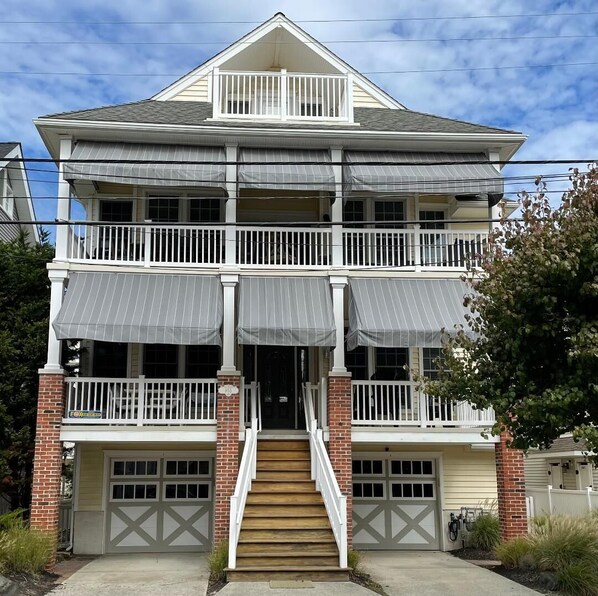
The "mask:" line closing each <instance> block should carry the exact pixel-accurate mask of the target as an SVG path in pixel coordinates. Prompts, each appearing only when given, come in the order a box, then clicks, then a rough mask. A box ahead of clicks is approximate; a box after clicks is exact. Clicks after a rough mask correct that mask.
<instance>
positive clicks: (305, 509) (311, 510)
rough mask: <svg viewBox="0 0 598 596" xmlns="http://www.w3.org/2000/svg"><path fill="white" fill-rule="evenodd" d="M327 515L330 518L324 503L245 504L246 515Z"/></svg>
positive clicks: (271, 516)
mask: <svg viewBox="0 0 598 596" xmlns="http://www.w3.org/2000/svg"><path fill="white" fill-rule="evenodd" d="M316 516H317V517H325V518H326V519H328V514H327V513H326V507H325V506H324V504H323V503H322V504H319V505H317V504H316V505H295V504H294V503H291V504H288V503H287V504H283V505H276V504H272V503H267V504H262V503H254V504H249V503H248V504H247V505H245V512H244V517H258V518H259V517H265V518H275V517H277V518H280V517H297V518H299V517H316Z"/></svg>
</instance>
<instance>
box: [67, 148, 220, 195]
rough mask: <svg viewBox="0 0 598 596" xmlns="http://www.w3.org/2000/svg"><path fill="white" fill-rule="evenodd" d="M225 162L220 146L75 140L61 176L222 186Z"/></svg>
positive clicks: (167, 184)
mask: <svg viewBox="0 0 598 596" xmlns="http://www.w3.org/2000/svg"><path fill="white" fill-rule="evenodd" d="M82 160H93V161H90V162H85V161H82ZM225 161H226V157H225V154H224V148H223V147H193V146H188V145H154V144H149V143H148V144H145V143H144V144H142V143H101V142H95V141H79V142H78V143H77V144H76V145H75V148H74V149H73V153H72V155H71V158H70V159H69V160H68V162H67V163H66V164H65V165H64V176H65V178H66V179H67V180H73V181H75V180H93V181H97V182H118V183H120V184H143V185H149V186H209V187H218V188H224V186H225V182H226V166H225V163H224V162H225ZM135 162H137V163H135ZM147 162H150V163H147ZM197 162H204V163H197Z"/></svg>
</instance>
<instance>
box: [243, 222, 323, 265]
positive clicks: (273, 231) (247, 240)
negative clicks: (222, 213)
mask: <svg viewBox="0 0 598 596" xmlns="http://www.w3.org/2000/svg"><path fill="white" fill-rule="evenodd" d="M331 234H332V232H331V231H330V229H327V228H323V229H318V228H270V227H267V228H266V227H257V226H237V263H238V264H239V265H258V266H261V267H295V266H300V267H325V266H329V265H330V264H331Z"/></svg>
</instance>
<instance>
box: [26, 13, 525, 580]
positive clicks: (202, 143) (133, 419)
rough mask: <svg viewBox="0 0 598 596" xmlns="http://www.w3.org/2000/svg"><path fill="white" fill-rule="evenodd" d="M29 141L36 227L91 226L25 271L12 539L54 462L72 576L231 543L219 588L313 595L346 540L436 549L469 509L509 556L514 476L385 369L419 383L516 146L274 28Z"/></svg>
mask: <svg viewBox="0 0 598 596" xmlns="http://www.w3.org/2000/svg"><path fill="white" fill-rule="evenodd" d="M36 125H37V127H38V130H39V132H40V134H41V136H42V138H43V140H44V142H45V143H46V146H47V148H48V150H49V152H50V154H51V155H52V156H53V157H54V158H55V159H57V160H58V159H60V160H61V161H60V183H59V198H60V199H64V200H60V201H59V205H58V214H57V216H58V218H59V219H61V220H69V218H70V211H69V201H68V199H69V197H70V196H71V194H73V195H74V196H76V198H77V200H79V201H80V202H81V203H82V204H83V206H84V207H85V209H86V213H87V219H88V220H89V223H85V222H83V223H77V224H76V225H73V230H72V231H73V233H72V234H69V231H68V230H67V229H66V228H64V227H62V228H59V229H58V231H57V245H56V258H55V260H54V262H53V263H52V264H51V265H50V267H49V275H50V279H51V281H52V306H51V320H52V325H51V328H50V336H49V342H48V363H47V365H46V367H45V369H44V370H43V371H42V374H41V377H40V403H39V408H40V420H39V425H38V436H39V437H40V438H39V439H38V446H39V448H38V452H37V455H36V473H35V478H34V490H33V511H32V523H33V524H34V525H36V526H37V527H42V528H44V527H45V528H49V529H53V528H54V525H53V524H54V523H55V520H56V517H55V515H56V513H55V512H56V506H55V502H56V499H57V496H58V495H57V486H58V485H57V484H56V479H55V477H54V474H55V472H54V471H52V466H53V465H54V464H53V462H55V461H56V458H57V457H58V454H59V452H60V444H61V442H62V441H71V442H73V443H75V475H74V510H75V514H74V515H75V518H74V544H73V549H74V552H75V553H81V554H98V553H124V552H156V551H158V552H162V551H167V552H170V551H180V550H209V549H211V548H212V545H213V544H214V543H219V542H221V541H222V540H223V539H224V538H227V537H229V536H230V540H231V559H230V563H231V567H235V568H236V569H237V570H243V569H245V571H246V573H248V569H249V568H258V567H259V568H260V569H262V570H265V573H266V574H267V575H268V577H273V572H272V570H271V567H272V566H273V565H276V566H278V567H277V568H278V570H279V572H280V570H285V569H286V570H287V571H289V572H291V573H294V570H295V571H296V566H297V565H298V564H303V569H306V568H308V567H309V568H310V569H311V570H312V572H313V574H315V576H316V577H322V576H321V575H318V573H320V572H321V571H322V569H321V567H326V566H328V567H329V568H330V569H329V570H334V569H335V568H338V566H339V564H340V567H344V564H345V559H346V552H345V549H346V546H347V544H348V543H351V540H352V543H353V544H354V545H355V546H356V547H358V548H360V549H368V548H372V549H376V548H378V549H381V548H383V549H396V550H401V549H432V550H446V549H450V548H451V547H452V543H451V542H450V539H449V536H448V533H447V531H446V528H447V524H448V521H449V515H450V513H457V514H458V513H459V512H460V510H461V507H475V506H479V504H480V503H481V502H483V501H484V500H488V499H496V498H497V497H498V499H499V506H500V510H501V524H502V528H503V533H504V535H505V536H511V535H516V534H518V533H521V532H523V531H525V527H526V521H525V502H524V496H525V495H524V489H523V476H522V468H523V464H522V458H521V455H520V453H518V452H514V451H511V450H508V449H506V447H505V443H504V441H502V442H501V441H499V440H498V439H497V438H493V437H490V438H487V437H483V436H482V435H481V433H482V431H483V429H485V428H488V427H489V426H491V425H492V421H493V412H492V411H478V410H474V409H472V408H471V407H470V406H469V405H468V404H466V403H440V402H437V401H434V400H432V399H428V398H427V396H425V395H423V394H422V393H421V392H419V391H418V389H417V387H416V384H415V382H413V380H412V377H411V375H410V373H409V372H407V370H406V368H405V366H406V365H407V366H408V367H410V368H411V369H412V370H413V369H415V370H418V371H421V372H423V373H425V374H426V375H428V376H433V375H434V374H435V368H434V362H435V358H436V357H437V356H438V355H439V352H440V350H439V348H440V345H441V344H440V339H441V329H442V328H447V329H452V328H453V326H454V325H455V324H459V323H463V322H464V319H463V316H464V313H465V310H464V308H463V295H464V293H465V292H466V291H467V288H466V286H465V285H464V284H463V282H461V281H460V276H461V275H462V273H463V272H464V271H465V270H466V267H468V266H476V264H477V263H478V259H479V257H476V255H477V254H478V253H480V252H482V251H483V250H484V248H485V247H486V244H487V239H488V233H489V225H488V224H487V223H479V222H480V220H481V221H488V216H489V215H490V216H492V218H496V217H497V215H498V211H499V208H500V207H499V202H500V201H501V199H502V197H503V190H504V189H503V180H502V177H501V174H500V166H499V165H497V164H496V163H491V162H506V161H508V160H509V159H510V158H511V156H512V155H513V154H514V153H515V152H516V151H517V149H518V148H519V147H520V146H521V144H522V143H523V142H524V140H525V137H524V135H522V134H521V133H518V132H513V131H508V130H501V129H497V128H491V127H487V126H481V125H477V124H470V123H467V122H460V121H457V120H450V119H447V118H440V117H437V116H432V115H428V114H422V113H418V112H413V111H411V110H408V109H406V108H405V107H404V106H403V105H401V104H400V103H399V102H398V101H397V100H395V99H394V98H392V97H390V96H389V95H388V94H387V93H386V92H385V91H384V90H382V89H380V88H379V87H377V86H376V85H374V84H373V83H372V82H371V81H369V80H367V79H366V78H365V77H364V76H363V75H361V74H359V73H358V72H356V71H355V70H354V69H352V68H351V67H350V66H349V65H347V64H346V63H344V62H343V61H342V60H340V59H339V58H338V57H337V56H335V55H334V54H333V53H332V52H330V51H329V50H328V49H326V48H325V47H323V46H322V45H321V44H319V43H318V42H317V41H316V40H314V39H313V38H311V37H310V36H309V35H307V34H306V33H305V32H304V31H302V30H301V29H300V28H299V27H297V26H296V25H295V24H293V23H292V22H290V21H289V20H288V19H287V18H286V17H284V15H281V14H277V15H275V16H274V17H273V18H272V19H270V20H269V21H267V22H266V23H264V24H263V25H261V26H260V27H258V28H257V29H255V30H254V31H252V32H251V33H249V34H248V35H246V36H245V37H244V38H242V39H241V40H239V42H237V43H235V44H233V45H232V46H230V47H229V48H227V49H226V50H224V51H223V52H221V53H220V54H218V55H217V56H215V57H214V58H212V59H210V60H209V61H207V62H206V63H204V64H203V65H201V66H199V67H198V68H197V69H195V70H194V71H192V72H191V73H189V74H188V75H185V76H184V77H182V78H181V79H179V80H178V81H175V82H174V83H173V84H172V85H170V86H169V87H167V88H166V89H164V90H163V91H161V92H160V93H158V94H157V95H156V96H154V97H153V98H151V99H149V100H145V101H139V102H135V103H129V104H123V105H118V106H111V107H101V108H95V109H89V110H83V111H77V112H67V113H62V114H54V115H50V116H44V117H41V118H39V119H38V120H37V121H36ZM505 208H506V209H507V210H512V209H513V208H514V205H513V204H511V203H506V206H505ZM98 222H101V223H98ZM417 222H419V223H417ZM289 224H292V225H289ZM65 287H66V293H65V292H64V288H65ZM64 340H81V342H82V346H83V347H85V348H86V350H85V352H84V354H83V356H82V358H81V363H80V376H79V377H71V378H66V379H64V378H63V372H62V368H61V362H60V353H61V351H60V342H61V341H64ZM65 386H66V389H64V388H65ZM63 391H65V392H66V403H65V404H64V406H63V407H61V408H57V407H56V405H57V404H60V403H62V399H63V398H62V395H63ZM258 404H259V407H258ZM258 418H259V422H257V419H258ZM254 421H256V422H257V424H255V423H254ZM259 425H261V428H262V430H261V432H257V431H258V428H259ZM306 426H307V428H308V429H309V431H310V433H309V436H310V446H309V451H306V447H305V443H301V441H302V440H304V439H306V438H307V433H306V430H305V429H306ZM246 427H247V428H248V430H247V432H246V431H245V429H246ZM256 434H257V436H258V441H257V445H258V447H257V449H256V443H255V441H254V439H255V436H256ZM275 439H278V440H279V441H286V442H284V443H281V442H278V443H276V442H275ZM324 446H325V447H326V448H324ZM310 452H311V455H310ZM241 453H243V459H242V460H241V463H240V464H239V456H240V454H241ZM256 453H257V455H256ZM256 458H257V463H256ZM310 458H311V460H312V463H311V464H310ZM239 466H240V468H239ZM255 467H256V468H257V479H256V480H255V481H254V482H253V483H252V490H251V493H250V494H249V497H248V499H247V507H246V508H245V509H243V505H244V503H245V496H246V489H247V487H248V484H249V483H248V478H250V477H251V475H252V469H255ZM44 470H46V471H44ZM48 470H49V471H48ZM310 470H311V472H312V473H313V474H314V475H316V476H317V485H318V488H321V490H322V492H323V494H324V497H325V502H326V507H327V509H324V508H323V505H322V502H321V497H320V496H319V495H318V494H316V493H314V491H313V486H312V485H311V484H310V482H309V477H310ZM237 476H238V477H239V482H238V485H237V494H236V495H235V496H236V497H238V498H235V499H234V500H233V501H232V507H233V512H232V513H231V512H230V511H229V505H230V503H231V501H230V497H231V495H233V492H234V491H235V485H236V483H237ZM238 507H240V509H238ZM323 512H324V513H323ZM326 512H327V514H326ZM345 512H346V517H347V522H346V523H345ZM243 513H244V514H245V518H244V519H243ZM327 516H328V518H329V519H326V517H327ZM240 524H241V525H242V529H241V531H240V534H239V526H240ZM330 527H332V533H331V529H330ZM230 528H232V530H231V529H230ZM237 540H239V543H238V547H237ZM281 554H282V555H285V556H287V557H288V558H287V559H286V565H284V564H283V562H282V561H281V559H280V555H281ZM275 555H278V559H276V557H275ZM293 557H295V558H293ZM297 557H298V558H299V559H301V560H299V561H298V560H297ZM304 557H308V558H307V559H305V558H304ZM309 557H311V558H309ZM278 575H283V574H282V573H279V574H278ZM245 577H247V575H245Z"/></svg>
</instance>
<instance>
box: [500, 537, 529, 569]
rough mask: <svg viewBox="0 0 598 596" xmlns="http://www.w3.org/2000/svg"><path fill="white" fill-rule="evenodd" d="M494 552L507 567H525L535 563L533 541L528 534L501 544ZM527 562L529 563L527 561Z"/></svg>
mask: <svg viewBox="0 0 598 596" xmlns="http://www.w3.org/2000/svg"><path fill="white" fill-rule="evenodd" d="M494 552H495V553H496V556H497V557H498V560H499V561H500V562H501V563H502V564H503V565H504V566H505V567H506V568H507V569H515V568H523V567H529V566H530V565H533V560H532V559H531V553H532V543H531V541H530V539H529V537H528V536H519V537H518V538H513V540H509V542H503V543H502V544H499V545H498V546H497V547H496V548H495V550H494ZM526 562H527V563H526Z"/></svg>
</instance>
